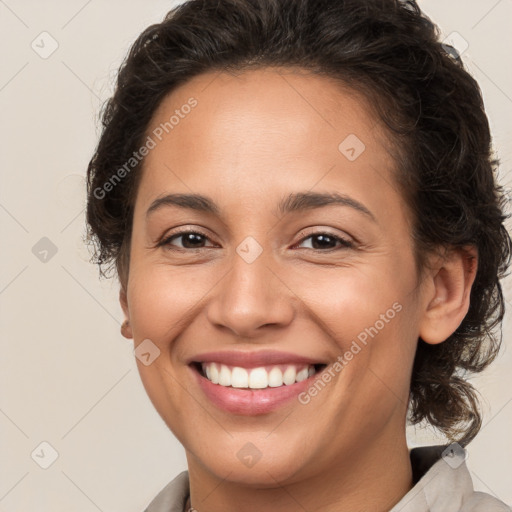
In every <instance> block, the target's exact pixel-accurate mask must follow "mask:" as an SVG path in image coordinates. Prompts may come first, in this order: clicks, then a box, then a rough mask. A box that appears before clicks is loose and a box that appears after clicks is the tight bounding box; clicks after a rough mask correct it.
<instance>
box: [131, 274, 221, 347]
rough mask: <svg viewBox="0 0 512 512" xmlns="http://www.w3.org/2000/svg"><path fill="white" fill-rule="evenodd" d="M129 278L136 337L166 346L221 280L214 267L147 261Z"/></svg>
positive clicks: (132, 320)
mask: <svg viewBox="0 0 512 512" xmlns="http://www.w3.org/2000/svg"><path fill="white" fill-rule="evenodd" d="M140 270H143V271H141V272H139V273H134V274H133V275H132V276H131V278H130V285H129V297H130V303H129V304H130V320H131V324H132V328H133V330H134V337H135V339H136V340H142V339H144V338H150V339H151V340H152V341H153V342H154V343H155V344H157V345H159V346H162V347H163V346H164V345H165V344H166V343H168V341H169V340H170V339H172V338H173V335H174V334H175V333H176V334H177V333H178V332H179V331H180V330H183V329H185V328H186V326H187V323H188V322H189V321H191V319H192V315H194V314H197V307H198V306H200V304H201V300H202V299H203V298H204V297H205V296H206V295H207V294H208V291H210V290H211V289H212V288H213V287H214V285H215V282H216V281H217V280H218V277H216V276H217V273H215V274H214V275H212V274H213V272H212V269H211V268H210V269H206V268H204V269H201V270H198V269H197V268H196V269H191V268H190V267H186V266H183V267H181V268H180V267H175V268H170V267H169V266H166V265H151V264H148V265H146V267H145V268H144V269H140Z"/></svg>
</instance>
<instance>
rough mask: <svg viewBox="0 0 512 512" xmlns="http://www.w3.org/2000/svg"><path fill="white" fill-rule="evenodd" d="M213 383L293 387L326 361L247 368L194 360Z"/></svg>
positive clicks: (237, 386)
mask: <svg viewBox="0 0 512 512" xmlns="http://www.w3.org/2000/svg"><path fill="white" fill-rule="evenodd" d="M191 366H192V367H193V368H194V369H195V370H196V371H197V372H198V373H199V374H200V375H201V376H202V377H204V378H205V379H207V380H209V381H210V382H211V383H213V384H218V385H219V386H222V387H227V388H234V389H254V390H262V389H268V388H279V387H284V386H291V385H293V384H296V383H298V382H302V381H304V380H306V379H308V378H311V377H313V376H315V375H316V374H317V373H319V372H321V371H323V370H324V369H325V368H326V367H327V365H326V364H291V363H290V364H275V365H268V366H259V367H255V368H243V367H240V366H231V365H227V364H222V363H216V362H207V363H206V362H204V363H200V362H194V363H192V365H191Z"/></svg>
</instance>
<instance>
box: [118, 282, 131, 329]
mask: <svg viewBox="0 0 512 512" xmlns="http://www.w3.org/2000/svg"><path fill="white" fill-rule="evenodd" d="M119 303H120V304H121V308H122V310H123V313H124V316H125V321H124V322H123V324H122V325H121V334H122V335H123V336H124V337H125V338H127V339H132V338H133V333H132V327H131V325H130V310H129V309H128V298H127V296H126V290H125V289H124V286H121V289H120V290H119Z"/></svg>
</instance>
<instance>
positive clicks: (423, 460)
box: [390, 444, 512, 512]
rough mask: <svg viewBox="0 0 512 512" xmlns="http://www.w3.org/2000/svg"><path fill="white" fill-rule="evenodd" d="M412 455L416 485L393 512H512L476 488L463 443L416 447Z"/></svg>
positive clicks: (497, 500)
mask: <svg viewBox="0 0 512 512" xmlns="http://www.w3.org/2000/svg"><path fill="white" fill-rule="evenodd" d="M410 456H411V465H412V468H413V478H414V487H413V488H412V489H411V490H410V491H409V492H408V493H407V494H406V495H405V496H404V497H403V498H402V499H401V500H400V502H399V503H397V505H395V507H393V509H392V510H391V511H390V512H448V511H450V512H512V509H511V508H510V507H509V506H508V505H506V504H505V503H503V502H502V501H500V500H499V499H497V498H495V497H493V496H491V495H490V494H487V493H483V492H477V491H475V490H474V487H473V481H472V479H471V475H470V472H469V469H468V467H467V465H466V458H467V452H466V450H465V449H463V448H462V447H461V446H460V445H458V444H452V445H450V446H429V447H421V448H414V449H413V450H411V453H410Z"/></svg>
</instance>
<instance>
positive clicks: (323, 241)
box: [299, 232, 353, 250]
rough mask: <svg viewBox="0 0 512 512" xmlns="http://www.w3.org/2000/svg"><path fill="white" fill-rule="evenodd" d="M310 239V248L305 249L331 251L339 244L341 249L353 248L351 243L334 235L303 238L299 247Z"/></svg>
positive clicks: (319, 233)
mask: <svg viewBox="0 0 512 512" xmlns="http://www.w3.org/2000/svg"><path fill="white" fill-rule="evenodd" d="M309 239H311V240H312V242H311V247H305V248H306V249H313V250H333V249H336V244H337V243H339V245H340V246H341V248H350V247H353V243H352V242H350V241H349V240H346V239H345V238H341V237H339V236H336V235H332V234H330V233H322V232H318V233H313V234H311V235H309V236H307V237H305V238H303V239H302V240H301V241H300V242H299V245H301V244H303V243H304V242H305V241H306V240H309Z"/></svg>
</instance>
